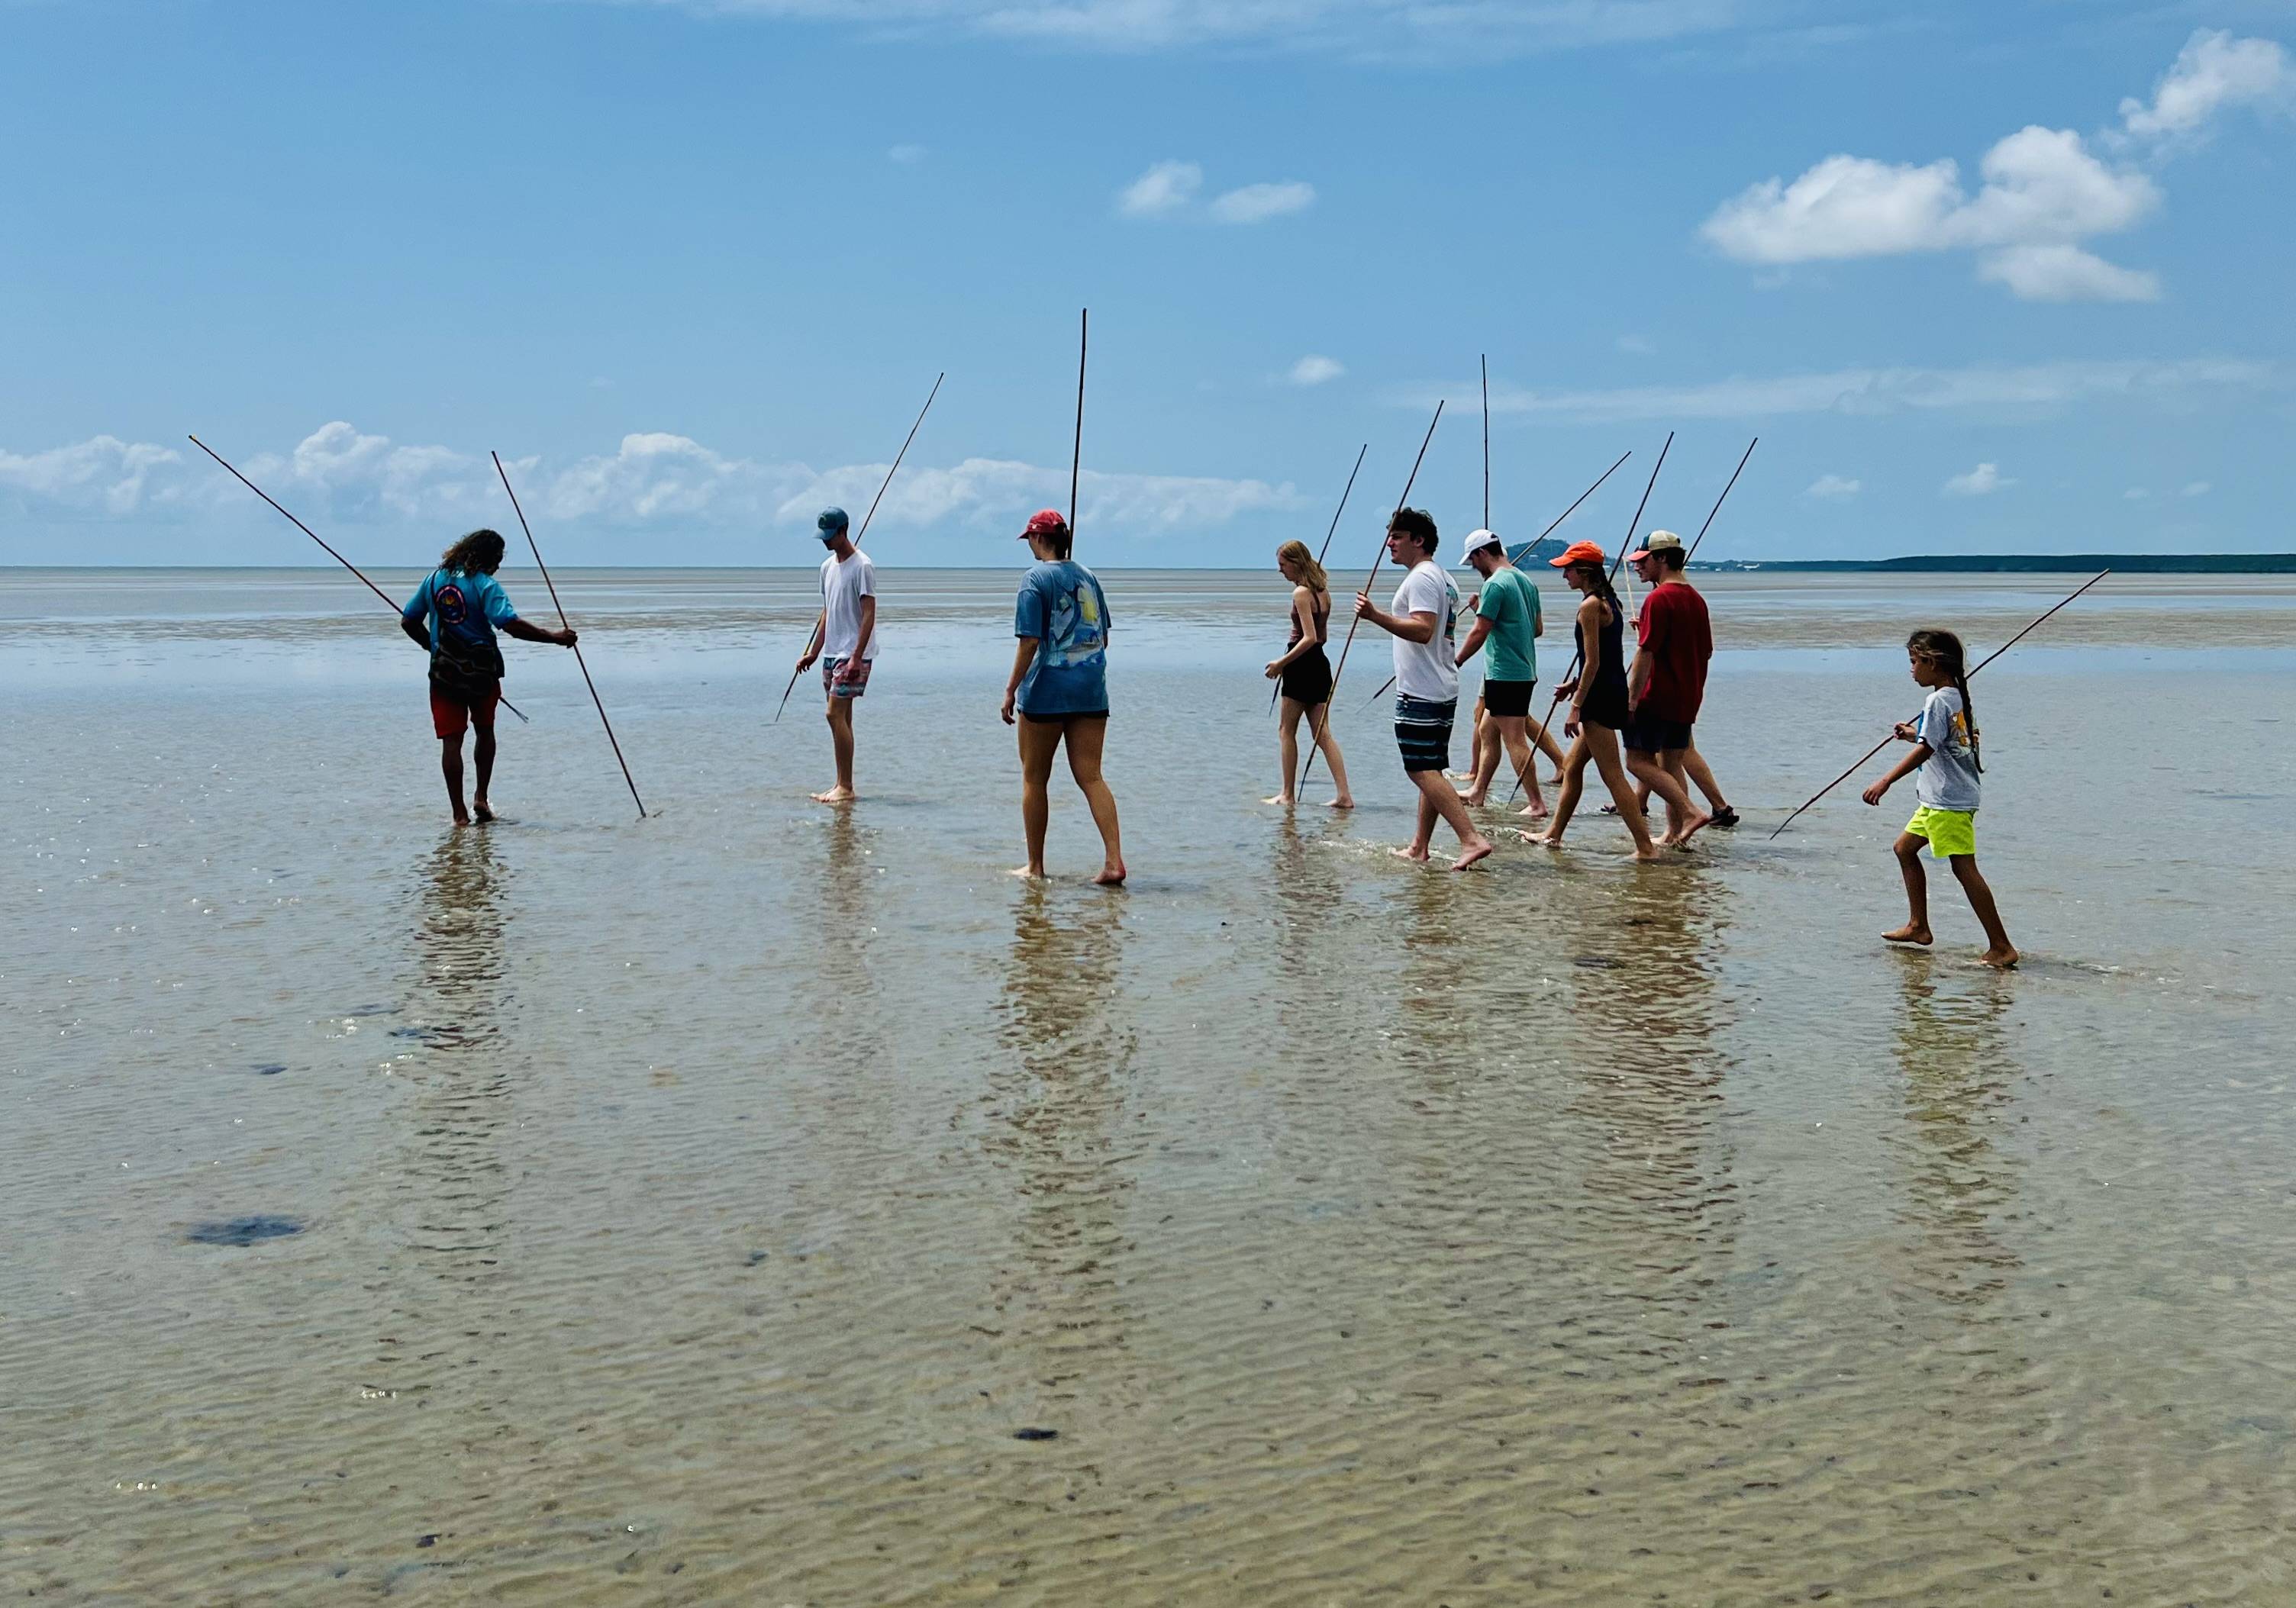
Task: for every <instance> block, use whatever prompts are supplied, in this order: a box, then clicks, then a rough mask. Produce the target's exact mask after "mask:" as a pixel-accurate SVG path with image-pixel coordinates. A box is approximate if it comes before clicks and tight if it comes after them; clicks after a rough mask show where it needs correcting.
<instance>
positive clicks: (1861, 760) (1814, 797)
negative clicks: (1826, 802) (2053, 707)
mask: <svg viewBox="0 0 2296 1608" xmlns="http://www.w3.org/2000/svg"><path fill="white" fill-rule="evenodd" d="M2110 574H2112V570H2098V571H2097V572H2096V573H2095V575H2094V576H2092V577H2090V578H2088V579H2087V580H2086V581H2084V582H2082V583H2081V584H2080V585H2079V587H2075V588H2074V589H2073V590H2072V591H2071V593H2070V594H2068V595H2066V596H2065V597H2064V598H2063V599H2062V601H2061V602H2059V603H2057V605H2056V608H2053V609H2051V610H2049V611H2048V612H2047V613H2045V614H2043V615H2042V616H2041V619H2037V620H2035V621H2034V622H2033V623H2032V625H2030V626H2027V627H2026V628H2024V629H2023V630H2021V631H2020V632H2018V633H2017V635H2016V636H2012V637H2011V638H2010V639H2009V640H2008V641H2006V642H2005V643H2003V644H2001V645H2000V646H1999V647H1997V648H1996V649H1994V650H1993V651H1992V652H1990V653H1988V654H1987V655H1986V656H1985V657H1984V658H1983V659H1981V660H1979V661H1978V665H1977V669H1976V670H1972V671H1970V672H1969V675H1970V676H1971V677H1973V676H1975V675H1976V674H1977V670H1981V669H1984V668H1985V667H1986V666H1987V665H1989V664H1991V663H1992V662H1993V661H1994V660H1997V659H1998V658H2000V657H2001V655H2002V654H2004V653H2005V652H2008V651H2009V650H2010V649H2011V648H2013V647H2015V646H2016V645H2017V644H2019V643H2021V642H2022V641H2024V640H2025V638H2026V637H2027V636H2030V635H2031V634H2032V632H2033V630H2034V629H2035V628H2036V627H2038V626H2039V625H2040V623H2041V620H2042V619H2048V617H2049V615H2050V614H2054V613H2055V612H2056V611H2057V609H2062V608H2063V607H2064V606H2065V604H2066V603H2071V602H2072V600H2073V599H2074V598H2076V597H2079V595H2081V594H2082V593H2084V592H2086V591H2087V590H2088V589H2089V588H2090V587H2093V586H2095V585H2096V583H2097V582H2098V581H2101V580H2103V578H2105V577H2106V576H2108V575H2110ZM1968 678H1969V677H1963V679H1964V680H1966V679H1968ZM1897 735H1898V734H1897V733H1896V732H1895V731H1892V732H1890V734H1889V735H1888V736H1887V737H1884V738H1882V740H1881V741H1880V742H1876V743H1875V744H1874V746H1873V747H1871V748H1869V749H1867V750H1866V751H1865V753H1863V754H1862V755H1860V756H1859V757H1858V760H1857V765H1853V766H1851V767H1849V769H1848V770H1845V771H1843V772H1842V773H1841V775H1838V776H1836V777H1834V778H1833V781H1831V782H1828V783H1826V784H1825V786H1823V787H1821V788H1819V789H1818V790H1817V791H1816V792H1814V793H1812V794H1810V795H1809V797H1808V799H1807V800H1804V801H1803V803H1802V806H1801V809H1797V810H1795V811H1794V812H1793V815H1791V816H1787V817H1786V818H1785V819H1784V820H1783V821H1780V822H1779V823H1778V825H1777V832H1773V833H1770V835H1769V837H1768V838H1767V839H1765V840H1763V841H1766V842H1769V841H1775V840H1776V838H1777V835H1778V833H1779V832H1784V830H1785V829H1786V828H1787V827H1789V826H1791V825H1793V824H1794V816H1799V815H1800V814H1801V811H1802V809H1808V808H1809V807H1810V806H1811V805H1812V804H1815V803H1816V802H1817V801H1818V800H1820V799H1822V798H1824V797H1825V795H1826V794H1828V793H1830V792H1833V790H1834V789H1835V788H1837V787H1839V786H1841V784H1842V783H1844V782H1847V781H1848V780H1849V778H1850V777H1852V776H1854V775H1857V771H1858V767H1860V766H1863V765H1864V764H1865V763H1866V760H1868V759H1872V758H1873V757H1874V755H1875V754H1878V753H1880V752H1881V751H1882V750H1883V749H1885V748H1887V747H1889V746H1890V743H1891V742H1893V741H1895V740H1896V738H1897Z"/></svg>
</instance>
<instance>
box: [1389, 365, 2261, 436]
mask: <svg viewBox="0 0 2296 1608" xmlns="http://www.w3.org/2000/svg"><path fill="white" fill-rule="evenodd" d="M2284 381H2285V376H2284V373H2283V372H2282V370H2281V369H2280V367H2279V366H2278V365H2276V364H2272V363H2265V362H2256V361H2251V360H2248V359H2244V358H2234V357H2193V358H2185V359H2181V360H2176V361H2167V362H2159V361H2152V360H2147V359H2100V360H2093V361H2084V362H2067V363H2041V364H2032V365H2026V366H2023V367H2015V368H1993V367H1972V368H1850V369H1835V370H1832V371H1830V372H1827V373H1807V374H1777V375H1772V376H1768V377H1762V378H1748V377H1743V376H1741V377H1733V378H1731V379H1727V380H1718V381H1709V382H1707V383H1704V384H1693V385H1635V386H1623V387H1620V388H1617V389H1615V390H1575V391H1572V390H1562V391H1538V390H1525V389H1522V388H1521V387H1517V386H1510V385H1498V386H1494V387H1493V388H1492V390H1491V411H1492V412H1493V413H1495V414H1537V415H1540V416H1546V417H1554V418H1560V419H1567V420H1570V421H1572V422H1574V423H1618V422H1625V421H1631V420H1638V419H1752V418H1762V417H1767V416H1771V415H1776V414H1814V413H1833V414H1854V415H1861V416H1869V417H1878V416H1880V415H1882V414H1895V413H1904V412H1918V411H1930V410H1943V409H1955V408H1985V409H1991V410H1995V411H2005V410H2039V409H2047V408H2055V407H2063V406H2071V405H2072V404H2075V403H2080V402H2091V401H2111V400H2150V401H2156V402H2169V401H2175V400H2179V399H2181V398H2185V397H2188V396H2189V395H2190V394H2191V393H2193V392H2195V391H2206V390H2248V391H2258V390H2273V389H2276V388H2278V387H2279V386H2281V385H2282V384H2284ZM1474 389H1475V385H1474V381H1473V380H1472V378H1469V379H1464V380H1456V381H1451V382H1450V383H1448V384H1447V385H1431V386H1423V387H1419V388H1415V389H1413V390H1408V391H1404V392H1399V393H1398V395H1397V396H1396V398H1395V400H1396V401H1397V403H1398V405H1400V406H1409V407H1412V408H1414V409H1418V408H1423V407H1432V406H1435V400H1436V398H1439V397H1445V396H1449V397H1464V396H1468V395H1471V394H1472V392H1473V390H1474Z"/></svg>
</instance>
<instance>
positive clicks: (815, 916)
mask: <svg viewBox="0 0 2296 1608" xmlns="http://www.w3.org/2000/svg"><path fill="white" fill-rule="evenodd" d="M822 830H823V832H824V833H826V834H827V836H826V839H825V841H824V852H823V855H822V858H821V874H820V876H819V877H818V879H816V880H810V881H809V880H807V879H802V878H800V879H799V883H798V886H797V888H796V889H795V890H794V892H793V896H792V897H793V898H794V900H795V901H796V903H795V905H794V907H793V908H792V909H791V927H792V928H793V930H795V931H799V932H803V933H807V934H809V935H810V936H809V939H808V942H807V944H806V958H807V962H808V964H809V965H810V966H811V967H812V968H813V970H814V980H813V982H812V985H811V986H810V987H809V988H808V989H807V991H806V997H805V1013H804V1021H805V1027H804V1029H803V1032H804V1035H805V1038H804V1040H803V1042H805V1044H806V1045H807V1046H808V1065H809V1066H810V1067H811V1068H812V1070H813V1072H814V1074H815V1076H816V1078H817V1079H819V1082H818V1084H817V1087H816V1090H815V1092H814V1093H813V1094H812V1095H808V1100H809V1102H810V1103H811V1112H812V1115H811V1119H810V1120H814V1121H817V1122H820V1123H822V1124H824V1126H825V1128H828V1129H829V1130H832V1131H834V1132H836V1133H838V1134H840V1135H841V1136H844V1140H845V1142H847V1143H857V1144H866V1143H868V1142H869V1140H870V1138H871V1136H880V1135H884V1134H888V1133H890V1128H886V1127H885V1126H884V1125H883V1121H882V1120H881V1119H883V1120H890V1118H891V1115H892V1103H893V1102H894V1099H895V1091H894V1088H893V1086H892V1084H891V1083H890V1081H889V1080H888V1079H887V1078H886V1077H885V1072H886V1070H887V1068H888V1065H889V1061H888V1051H887V1047H886V1041H885V1030H884V1022H883V1011H884V1002H883V1000H882V999H881V997H879V994H878V990H877V987H876V980H875V977H874V975H873V972H872V970H871V965H872V959H871V957H872V952H873V949H874V947H875V944H874V931H873V929H874V923H875V920H876V903H877V898H876V896H877V887H876V883H877V881H878V877H877V863H876V858H875V855H876V847H877V839H878V834H877V833H875V832H874V831H872V830H870V829H868V828H865V827H863V826H861V825H857V824H856V822H855V821H854V819H853V812H852V811H851V810H850V809H837V810H832V811H830V812H829V814H828V815H827V816H825V817H824V819H823V822H822ZM885 1164H886V1165H888V1166H895V1165H898V1161H896V1160H895V1159H894V1158H892V1157H890V1156H888V1157H887V1158H886V1159H885Z"/></svg>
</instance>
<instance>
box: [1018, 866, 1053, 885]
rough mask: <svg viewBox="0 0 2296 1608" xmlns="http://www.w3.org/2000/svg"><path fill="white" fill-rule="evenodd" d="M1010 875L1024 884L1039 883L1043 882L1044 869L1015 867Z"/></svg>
mask: <svg viewBox="0 0 2296 1608" xmlns="http://www.w3.org/2000/svg"><path fill="white" fill-rule="evenodd" d="M1012 874H1013V875H1014V876H1017V877H1019V878H1020V879H1021V881H1022V882H1043V881H1044V880H1045V868H1044V867H1043V866H1013V870H1012Z"/></svg>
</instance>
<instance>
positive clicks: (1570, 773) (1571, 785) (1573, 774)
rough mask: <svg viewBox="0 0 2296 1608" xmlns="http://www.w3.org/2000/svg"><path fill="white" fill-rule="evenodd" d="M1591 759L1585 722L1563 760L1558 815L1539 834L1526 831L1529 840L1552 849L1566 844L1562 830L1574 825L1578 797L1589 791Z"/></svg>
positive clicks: (1557, 802) (1555, 805)
mask: <svg viewBox="0 0 2296 1608" xmlns="http://www.w3.org/2000/svg"><path fill="white" fill-rule="evenodd" d="M1560 781H1561V784H1562V791H1561V792H1557V793H1556V794H1555V795H1554V819H1552V820H1550V821H1549V822H1547V824H1546V831H1545V832H1543V833H1540V834H1539V835H1538V836H1537V837H1535V838H1534V837H1530V836H1529V834H1528V833H1526V834H1524V835H1525V841H1529V842H1533V843H1543V844H1545V845H1546V847H1547V848H1549V849H1559V848H1561V847H1562V834H1563V833H1566V832H1568V831H1569V830H1570V817H1571V816H1573V815H1576V814H1577V813H1578V810H1579V798H1580V796H1581V795H1582V794H1584V793H1585V792H1586V791H1587V737H1586V728H1585V727H1583V726H1582V727H1580V728H1579V736H1578V737H1577V738H1576V739H1575V740H1574V741H1573V742H1571V744H1570V753H1569V754H1568V755H1567V756H1566V757H1565V758H1564V759H1563V761H1562V776H1561V778H1560Z"/></svg>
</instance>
